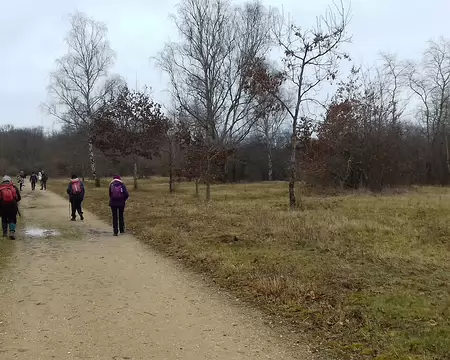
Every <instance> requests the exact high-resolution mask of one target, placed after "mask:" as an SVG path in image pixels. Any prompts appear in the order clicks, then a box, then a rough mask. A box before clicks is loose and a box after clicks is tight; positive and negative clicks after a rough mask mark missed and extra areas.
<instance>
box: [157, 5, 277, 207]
mask: <svg viewBox="0 0 450 360" xmlns="http://www.w3.org/2000/svg"><path fill="white" fill-rule="evenodd" d="M174 22H175V24H176V26H177V28H178V30H179V34H180V37H181V41H180V42H178V43H168V44H166V46H165V49H164V51H163V52H162V53H161V54H160V55H159V57H158V64H159V65H160V67H161V68H162V69H163V70H164V71H165V72H166V73H167V74H168V75H169V78H170V84H171V91H172V95H173V97H174V99H175V101H176V103H177V105H178V106H179V108H180V109H181V110H182V111H183V112H185V113H187V114H188V115H189V116H191V117H192V118H193V119H194V120H195V121H194V122H193V125H194V127H195V128H196V129H194V132H196V133H198V132H201V133H202V134H203V135H202V137H203V140H204V147H202V148H203V149H205V151H206V152H207V156H206V160H207V164H206V171H205V181H206V199H207V200H209V199H210V196H211V190H210V185H211V163H212V161H213V160H214V158H215V157H216V156H217V155H218V154H223V151H224V150H226V149H228V148H230V147H232V146H234V145H236V144H237V143H239V142H241V141H242V140H243V139H245V137H246V136H247V135H248V133H249V132H250V129H251V128H252V126H253V123H254V121H256V120H255V118H254V117H253V116H252V111H253V109H254V105H255V104H254V102H253V98H252V96H251V95H249V94H247V93H246V92H245V91H244V85H245V70H246V67H247V66H249V64H250V63H251V61H252V59H253V58H255V57H256V56H258V55H259V54H261V53H264V52H265V51H267V49H268V42H269V37H268V34H269V31H268V29H269V28H268V25H269V22H268V14H267V13H266V12H265V10H264V8H263V7H262V6H261V5H260V4H258V3H254V4H246V5H245V7H244V8H233V7H232V6H231V4H230V3H229V1H228V0H184V1H183V2H182V3H181V5H180V7H179V9H178V16H177V17H174Z"/></svg>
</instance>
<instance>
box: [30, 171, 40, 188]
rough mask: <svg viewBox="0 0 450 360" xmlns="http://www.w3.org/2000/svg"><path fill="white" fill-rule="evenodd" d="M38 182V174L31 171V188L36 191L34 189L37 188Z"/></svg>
mask: <svg viewBox="0 0 450 360" xmlns="http://www.w3.org/2000/svg"><path fill="white" fill-rule="evenodd" d="M37 182H38V176H37V175H36V173H34V172H33V173H31V176H30V183H31V190H33V191H34V189H36V183H37Z"/></svg>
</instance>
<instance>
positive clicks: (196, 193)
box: [195, 179, 200, 197]
mask: <svg viewBox="0 0 450 360" xmlns="http://www.w3.org/2000/svg"><path fill="white" fill-rule="evenodd" d="M198 181H199V179H195V197H199V196H200V194H199V191H198Z"/></svg>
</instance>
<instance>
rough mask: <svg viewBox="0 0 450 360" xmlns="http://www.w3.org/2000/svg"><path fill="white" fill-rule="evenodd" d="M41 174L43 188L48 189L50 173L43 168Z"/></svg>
mask: <svg viewBox="0 0 450 360" xmlns="http://www.w3.org/2000/svg"><path fill="white" fill-rule="evenodd" d="M40 174H41V190H47V181H48V175H47V173H46V172H45V171H44V170H42V172H41V173H40Z"/></svg>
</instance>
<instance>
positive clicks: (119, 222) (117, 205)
mask: <svg viewBox="0 0 450 360" xmlns="http://www.w3.org/2000/svg"><path fill="white" fill-rule="evenodd" d="M128 196H129V195H128V190H127V187H126V186H125V184H124V183H123V182H122V180H121V178H120V176H114V179H113V180H112V181H111V183H110V184H109V206H110V207H111V211H112V216H113V230H114V236H118V234H119V231H120V233H121V234H123V233H124V232H125V220H124V216H123V213H124V210H125V203H126V201H127V199H128Z"/></svg>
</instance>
